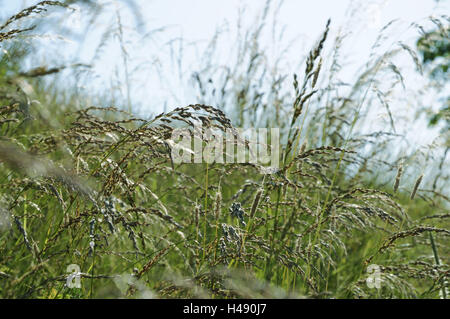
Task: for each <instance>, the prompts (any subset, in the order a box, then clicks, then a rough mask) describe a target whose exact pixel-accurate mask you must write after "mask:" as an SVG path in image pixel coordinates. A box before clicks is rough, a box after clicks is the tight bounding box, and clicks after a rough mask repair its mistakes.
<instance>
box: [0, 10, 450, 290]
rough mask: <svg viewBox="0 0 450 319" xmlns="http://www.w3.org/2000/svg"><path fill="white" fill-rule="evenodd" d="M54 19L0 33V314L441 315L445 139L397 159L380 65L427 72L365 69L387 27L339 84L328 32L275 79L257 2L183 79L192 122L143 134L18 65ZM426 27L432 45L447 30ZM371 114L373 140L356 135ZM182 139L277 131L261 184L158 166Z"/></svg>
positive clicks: (406, 50) (224, 169) (242, 173)
mask: <svg viewBox="0 0 450 319" xmlns="http://www.w3.org/2000/svg"><path fill="white" fill-rule="evenodd" d="M72 2H73V1H72ZM87 2H89V1H87ZM69 3H71V2H70V1H68V2H67V3H65V2H59V1H42V2H39V3H38V4H37V5H35V6H32V7H29V8H27V9H25V10H23V11H20V12H18V13H17V14H16V15H13V16H11V17H10V18H6V19H4V20H2V21H1V22H0V46H1V49H2V51H1V52H0V132H1V133H0V134H1V137H0V298H49V299H53V298H447V297H448V286H449V276H450V269H449V263H450V246H449V245H448V243H449V236H450V228H449V226H450V224H449V217H450V214H449V207H450V206H449V202H450V198H449V196H450V195H449V193H448V191H449V189H450V187H449V174H448V173H449V170H448V169H449V167H448V158H447V159H446V156H447V152H448V148H449V141H450V137H449V136H448V131H447V130H446V129H445V127H444V129H443V130H442V132H441V134H440V139H439V140H437V141H436V143H434V144H433V145H431V146H429V147H428V148H425V149H415V148H414V144H411V143H407V142H408V141H406V143H404V142H405V139H406V138H405V137H404V135H402V133H401V127H402V126H401V124H400V123H401V120H402V119H401V117H399V118H397V115H398V114H401V113H399V112H398V111H397V110H398V109H401V108H402V107H404V103H403V101H402V100H401V99H400V98H398V96H400V95H395V94H394V92H397V91H396V90H400V91H402V90H403V91H402V92H403V93H402V94H403V96H404V95H407V94H409V93H407V91H406V89H405V88H404V87H405V86H406V85H405V83H407V81H408V78H407V76H406V75H404V74H405V73H403V72H402V70H401V68H400V67H398V66H397V65H396V61H398V60H396V59H400V60H401V61H408V65H409V67H410V68H411V70H413V71H410V72H415V73H420V72H422V73H426V72H427V68H426V65H424V64H423V61H422V59H421V54H420V52H418V50H417V48H414V47H410V46H407V45H406V44H403V43H400V44H398V43H397V42H396V43H397V44H396V45H392V46H388V47H387V50H385V49H383V50H384V51H383V52H379V51H378V49H379V48H380V47H383V46H382V44H383V43H385V42H386V41H388V40H389V33H388V32H389V28H390V25H388V26H385V27H383V28H382V29H381V30H380V36H379V39H378V40H377V42H376V43H375V44H374V45H373V55H372V56H371V57H370V59H368V60H367V61H365V62H366V63H365V65H364V68H363V69H362V70H361V71H360V73H359V76H357V77H355V78H354V80H353V82H352V83H342V82H341V81H340V80H339V76H338V74H339V72H340V70H341V69H342V68H345V65H341V64H340V58H341V56H340V47H341V46H342V45H343V42H345V41H346V38H345V35H343V34H338V36H337V37H336V38H331V37H330V29H331V28H333V21H328V22H327V23H326V24H325V25H324V26H323V32H322V33H321V35H320V36H319V38H318V39H317V41H316V43H315V45H314V46H313V47H311V48H310V49H309V50H308V51H307V52H306V53H305V56H304V59H303V60H302V61H301V69H300V68H299V69H296V70H294V71H293V72H292V73H291V74H283V73H279V72H278V71H277V69H271V70H270V71H269V70H267V68H266V65H265V63H264V61H265V60H264V48H262V47H260V46H259V45H258V43H259V42H258V41H259V37H260V34H261V32H263V28H264V26H265V23H266V20H265V19H266V17H267V16H268V14H269V12H271V11H270V6H269V4H270V3H271V2H270V1H268V4H267V5H266V7H265V8H264V10H263V11H262V15H261V16H260V20H258V23H256V24H255V25H254V26H253V28H252V29H249V30H245V32H244V33H243V36H242V38H241V43H240V45H239V50H237V51H236V59H235V61H234V62H235V63H234V64H233V65H232V64H231V62H230V65H227V66H226V67H222V66H219V65H216V64H214V60H213V58H211V60H210V61H203V62H202V63H204V68H202V69H199V70H198V72H196V73H195V74H194V75H193V76H192V78H193V81H194V86H195V90H197V92H198V101H196V103H195V104H186V105H173V107H172V106H171V107H172V108H171V109H170V111H166V112H163V113H161V114H159V115H154V116H150V117H143V116H140V114H139V112H133V108H132V102H131V101H132V100H130V90H128V96H127V94H126V93H125V94H124V97H123V98H122V99H120V98H116V97H115V95H114V97H112V96H113V93H110V91H108V90H106V89H105V92H104V93H101V94H100V93H97V92H94V91H93V92H92V93H90V92H88V93H80V92H78V91H77V90H73V89H70V87H69V88H68V87H64V86H62V85H61V84H60V83H61V82H62V81H61V79H64V78H58V76H59V75H58V74H59V73H61V72H65V71H67V70H65V69H66V67H62V66H58V67H49V66H42V65H39V64H34V65H33V66H31V67H29V66H28V65H29V63H28V64H26V63H25V61H30V57H32V56H33V54H34V52H36V50H37V48H35V47H34V46H33V43H32V42H33V37H39V33H40V32H41V30H42V29H41V28H40V26H39V25H38V26H37V27H35V28H34V27H33V23H34V21H35V19H36V17H37V16H38V15H40V14H42V13H44V12H51V11H52V10H60V11H65V10H70V6H69V5H68V4H69ZM434 19H435V20H432V21H431V22H430V23H432V25H433V28H435V29H437V30H438V33H440V34H441V35H442V36H443V37H444V38H447V39H448V31H449V28H448V17H447V18H445V17H441V18H434ZM41 23H45V19H44V22H41ZM120 23H121V22H120V19H118V21H117V25H116V27H117V32H118V33H117V35H118V39H119V41H121V38H120V34H121V32H123V30H122V28H121V25H120ZM45 27H47V28H51V27H52V24H51V23H50V24H49V25H48V26H45ZM416 27H417V28H418V30H420V28H419V26H416ZM120 43H121V44H123V43H122V42H120ZM123 45H125V44H123ZM383 48H384V47H383ZM39 49H40V50H45V48H39ZM216 49H217V48H215V47H214V40H212V41H211V46H209V47H208V55H207V56H211V57H212V56H213V53H212V52H214V50H216ZM217 50H218V49H217ZM99 51H100V50H99ZM27 59H28V60H27ZM31 61H33V63H37V62H36V61H34V60H32V59H31ZM127 63H130V62H129V61H127V56H126V55H124V69H126V67H127ZM24 65H27V67H24ZM71 67H73V68H75V69H76V68H83V67H85V66H81V65H80V66H71ZM67 68H69V67H67ZM406 74H410V73H406ZM65 76H67V73H65ZM73 76H74V75H73ZM58 79H59V80H58ZM129 86H130V83H125V86H124V87H125V88H127V87H128V88H129ZM87 87H88V88H89V85H87ZM430 90H431V88H430ZM416 93H417V94H425V93H422V92H416ZM150 98H151V97H150ZM80 101H81V102H80ZM92 101H99V103H98V104H92V103H91V102H92ZM101 101H105V102H104V103H100V102H101ZM402 105H403V106H402ZM375 110H378V111H379V110H381V111H380V112H383V113H384V114H385V116H384V117H383V118H381V119H379V118H378V119H376V120H377V121H382V122H380V127H381V128H382V129H380V130H372V131H367V130H364V128H366V127H368V125H367V123H369V122H371V121H374V119H373V117H372V113H371V112H373V111H375ZM408 112H409V111H408ZM196 123H202V129H203V130H206V129H208V128H214V129H215V130H216V131H219V132H225V131H226V130H227V129H230V128H251V127H264V128H273V127H277V128H279V129H280V132H281V152H280V153H281V154H280V156H281V158H280V164H279V170H277V171H275V172H273V171H270V170H265V168H264V167H263V165H261V164H258V163H215V162H214V163H209V164H208V163H200V164H199V163H181V164H180V163H174V161H173V160H172V156H171V148H170V145H172V143H174V142H176V141H173V140H171V136H172V132H173V130H174V128H180V127H183V128H186V129H189V130H191V131H193V130H194V129H195V124H196ZM408 125H409V124H408V123H406V125H404V127H405V128H406V130H408ZM402 142H403V143H404V144H401V143H402ZM398 145H406V146H404V148H400V146H398ZM71 265H72V266H71ZM74 265H75V266H74ZM74 267H75V268H74ZM77 267H78V268H77ZM73 269H75V270H76V271H78V273H77V274H76V276H74V277H72V278H71V279H72V280H68V275H69V274H70V271H72V270H73ZM68 271H69V272H68ZM77 280H78V282H79V284H80V285H79V286H77V285H75V286H73V285H70V283H69V282H72V283H74V282H77Z"/></svg>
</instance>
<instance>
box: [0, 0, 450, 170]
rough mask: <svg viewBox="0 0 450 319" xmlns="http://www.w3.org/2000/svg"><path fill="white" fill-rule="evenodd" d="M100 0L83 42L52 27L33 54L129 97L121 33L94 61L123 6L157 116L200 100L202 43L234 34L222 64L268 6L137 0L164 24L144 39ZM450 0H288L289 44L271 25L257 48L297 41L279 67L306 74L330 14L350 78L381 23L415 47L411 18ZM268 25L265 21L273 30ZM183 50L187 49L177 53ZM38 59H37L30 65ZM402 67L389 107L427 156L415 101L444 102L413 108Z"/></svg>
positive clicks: (26, 1)
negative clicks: (80, 68)
mask: <svg viewBox="0 0 450 319" xmlns="http://www.w3.org/2000/svg"><path fill="white" fill-rule="evenodd" d="M36 2H38V1H36V0H33V1H32V0H0V9H1V10H0V18H5V17H7V16H9V15H11V14H13V13H15V12H17V11H18V10H19V9H20V8H22V7H25V6H28V5H31V4H34V3H36ZM98 2H99V3H104V4H106V5H107V8H109V10H108V9H107V10H105V12H104V14H103V15H102V16H101V18H99V19H98V20H97V21H96V23H95V24H92V25H90V29H89V32H88V33H87V34H83V30H84V29H80V31H79V32H78V33H79V35H82V36H84V37H85V40H84V42H83V43H82V44H80V43H78V42H77V41H76V37H72V38H71V37H69V38H68V39H61V38H58V37H56V36H55V33H49V34H48V36H46V37H44V38H42V39H35V40H32V41H42V42H43V44H44V46H41V47H44V50H42V52H38V53H36V54H35V60H37V61H38V62H39V63H40V64H41V65H49V66H53V65H54V64H63V63H66V64H69V63H74V62H82V63H93V68H92V73H91V76H90V78H89V87H86V88H84V89H85V90H86V92H90V93H92V91H93V90H94V89H95V88H97V89H99V91H102V90H103V91H104V89H105V87H113V88H114V89H115V90H116V91H117V89H119V90H121V91H122V92H123V96H126V94H125V92H126V87H125V84H124V83H125V81H124V63H123V59H122V55H121V54H122V51H121V47H120V44H119V41H118V40H117V37H116V38H113V39H112V40H111V41H109V42H108V43H107V44H106V45H105V46H103V47H102V50H101V51H100V52H99V54H98V58H96V59H93V56H94V53H95V52H96V49H97V48H98V44H99V42H100V41H101V36H102V34H104V33H105V31H108V30H110V29H112V28H115V27H116V26H117V17H116V11H115V8H116V5H117V6H118V8H119V9H120V10H119V12H120V16H121V20H122V24H123V28H124V35H125V38H124V41H125V48H126V50H127V53H128V55H129V65H128V67H129V73H130V82H131V83H132V87H131V90H132V94H131V96H132V98H133V101H132V102H133V103H134V105H140V106H141V108H140V109H139V110H137V111H139V113H140V115H141V116H144V117H150V116H152V114H155V113H160V112H161V111H163V110H164V109H165V108H167V109H172V108H174V107H177V106H185V105H188V104H191V103H197V102H198V99H197V97H196V95H195V93H194V92H193V90H192V84H191V83H190V81H191V74H192V72H193V71H196V70H198V68H200V67H202V65H203V64H204V62H205V61H202V59H201V58H200V57H199V52H201V51H202V50H203V49H204V47H205V45H206V44H207V43H208V41H209V40H210V39H211V38H212V36H213V35H214V34H215V33H216V31H217V29H218V28H219V27H220V28H221V29H222V30H228V32H225V33H224V35H223V36H222V37H221V38H220V39H221V40H220V41H219V43H218V49H219V53H220V54H219V56H218V58H217V59H218V63H221V64H224V65H226V64H227V63H229V60H227V59H229V55H228V54H229V53H230V52H231V51H232V49H233V48H234V46H235V43H236V42H235V38H234V35H235V33H236V21H237V20H238V13H239V8H241V9H242V8H245V11H244V13H242V17H243V22H242V23H243V24H244V29H245V26H249V25H252V24H253V23H254V21H255V16H256V15H257V14H259V13H260V12H261V10H262V8H263V7H264V4H265V1H262V0H258V1H256V0H226V1H225V0H137V1H136V2H137V3H138V5H139V7H140V10H139V13H140V14H141V16H142V20H143V21H144V22H145V24H146V26H145V29H144V31H150V30H155V29H158V28H160V27H164V26H166V27H167V28H166V29H165V30H164V31H163V32H156V33H152V34H151V36H148V37H146V38H145V40H143V39H142V33H138V32H136V28H135V27H136V25H135V22H136V19H135V17H134V16H133V15H132V13H131V12H130V11H129V10H127V9H126V8H125V6H123V4H121V3H122V1H115V0H98ZM449 2H450V1H448V0H444V1H440V2H436V1H434V0H373V1H371V0H368V1H367V0H354V1H351V0H314V1H306V0H285V1H284V2H283V5H282V6H281V7H280V10H279V11H278V19H277V21H278V23H279V27H280V28H279V29H278V31H279V30H281V27H285V33H284V40H283V41H281V43H275V42H274V41H273V38H272V34H271V32H270V31H271V29H270V28H268V29H267V32H266V33H264V35H263V37H262V39H261V40H262V43H261V44H262V45H263V46H264V47H265V48H266V53H267V55H268V61H267V64H268V65H269V66H270V65H271V64H273V62H274V61H270V59H271V57H272V58H273V57H274V56H276V55H277V52H279V51H280V47H281V46H285V45H287V44H288V43H290V41H291V40H293V39H295V41H294V42H293V46H292V48H291V50H290V51H289V54H288V55H287V56H285V60H284V63H283V64H282V66H281V69H280V72H282V73H283V74H286V75H287V76H288V77H289V78H292V75H293V73H294V72H295V73H297V74H302V72H303V69H304V66H303V65H302V66H301V67H300V66H299V62H301V61H302V58H303V57H304V56H305V55H306V54H307V53H308V50H309V49H310V48H311V47H312V45H313V44H314V42H315V41H316V40H317V38H318V37H319V35H320V34H321V33H322V32H323V30H324V26H325V23H326V21H327V19H328V18H331V20H332V25H331V31H330V35H329V39H332V40H333V39H334V38H335V36H336V34H337V32H338V31H339V30H341V31H342V32H345V33H349V36H348V37H347V38H346V39H345V41H344V44H343V48H342V52H341V64H342V66H343V68H342V72H341V74H340V79H342V81H345V82H352V81H353V80H354V79H355V74H356V73H357V71H358V69H359V68H361V67H362V66H363V65H364V63H365V62H366V61H367V59H368V56H369V53H370V50H371V47H372V45H373V43H374V41H375V39H376V37H377V36H378V34H379V30H380V28H381V27H382V26H384V25H385V24H386V23H388V22H390V21H392V20H394V19H397V22H396V23H395V24H394V25H393V26H392V27H391V28H390V29H389V30H390V31H389V41H388V46H389V45H392V43H396V42H397V41H400V40H401V41H402V42H404V43H407V44H409V45H411V46H414V42H415V40H416V39H417V36H418V33H417V29H415V28H413V27H411V23H412V22H416V23H419V24H423V25H427V24H428V25H429V26H430V24H429V21H428V22H427V19H428V17H429V16H431V15H441V14H446V15H449V14H450V5H449V4H450V3H449ZM278 3H280V1H276V0H274V1H273V4H274V5H276V4H278ZM52 15H56V16H57V17H60V20H59V23H57V24H55V25H54V26H52V29H55V28H56V29H57V28H59V27H60V26H61V25H63V26H64V25H65V26H67V27H71V25H70V24H71V23H73V21H74V19H73V16H72V18H70V17H69V18H68V15H67V13H65V14H63V13H61V11H60V13H59V16H58V14H57V13H52ZM270 17H272V15H271V16H270ZM83 22H85V21H83ZM270 23H271V21H270V20H269V22H268V25H269V26H270ZM72 27H73V25H72ZM341 27H342V29H340V28H341ZM57 31H58V30H56V33H58V32H57ZM49 32H51V31H49ZM144 33H145V32H144ZM181 39H182V40H181ZM328 43H329V42H328ZM180 44H182V45H181V46H180ZM194 44H195V45H194ZM328 45H330V43H329V44H328ZM180 49H182V50H183V51H182V52H181V53H180ZM382 49H383V48H380V50H382ZM49 52H50V54H49ZM178 53H180V54H181V55H182V56H183V60H182V64H181V65H178V63H177V60H176V58H175V59H174V60H172V59H171V58H170V57H171V54H174V55H175V56H176V55H177V54H178ZM272 53H273V54H272ZM35 63H36V61H34V65H35ZM396 63H398V64H399V65H401V64H402V63H404V64H409V65H411V60H410V59H409V58H404V59H403V60H401V61H396ZM180 70H181V72H180ZM405 72H406V74H405V73H404V74H403V75H404V77H405V81H408V83H406V85H407V87H408V89H409V90H410V91H408V93H406V92H403V93H402V92H400V94H401V95H400V97H397V98H395V101H396V103H395V105H391V107H392V112H395V116H396V117H398V118H400V119H402V120H403V126H400V124H399V127H398V129H399V130H403V131H402V132H399V133H404V134H405V136H406V137H405V140H407V141H409V143H411V145H415V146H416V147H418V148H422V150H423V154H427V145H430V144H431V143H433V142H435V138H436V137H437V136H438V135H439V133H438V130H437V129H435V130H428V129H427V128H426V124H425V121H422V122H416V121H414V117H415V115H416V114H415V110H417V107H430V106H432V107H435V108H439V107H440V105H441V104H439V103H436V100H435V97H433V96H429V97H428V96H425V97H424V95H423V94H422V95H421V98H424V105H417V100H416V96H415V95H414V94H410V93H411V92H413V93H415V92H417V93H416V94H417V95H420V94H421V93H419V92H420V89H421V88H422V87H423V85H424V82H423V81H422V80H423V79H421V78H420V77H418V76H417V74H415V73H413V72H412V71H408V70H406V71H405ZM408 72H411V73H408ZM67 83H68V84H69V85H71V84H70V83H69V82H67ZM289 89H291V88H289ZM80 90H83V87H80ZM405 93H406V94H405ZM102 102H104V103H106V102H105V101H92V104H95V105H102ZM372 119H374V120H371V121H368V122H367V123H366V124H367V128H366V130H367V131H376V130H377V129H379V128H377V127H376V125H383V123H387V121H386V112H385V109H383V108H380V110H379V111H378V110H376V112H375V113H374V114H373V117H372ZM380 123H381V124H380ZM366 124H365V125H366ZM413 125H414V126H413ZM417 161H418V163H419V164H420V165H421V166H422V167H426V165H427V161H428V155H424V156H423V157H422V158H417Z"/></svg>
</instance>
